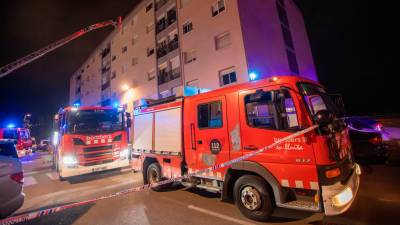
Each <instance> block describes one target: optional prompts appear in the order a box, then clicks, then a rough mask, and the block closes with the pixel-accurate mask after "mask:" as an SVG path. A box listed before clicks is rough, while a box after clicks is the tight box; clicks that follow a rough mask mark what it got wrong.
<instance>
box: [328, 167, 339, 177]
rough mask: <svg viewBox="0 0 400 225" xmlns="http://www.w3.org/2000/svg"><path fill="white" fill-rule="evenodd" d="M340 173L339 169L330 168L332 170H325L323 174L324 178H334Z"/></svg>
mask: <svg viewBox="0 0 400 225" xmlns="http://www.w3.org/2000/svg"><path fill="white" fill-rule="evenodd" d="M339 175H340V169H339V168H336V169H332V170H327V171H325V176H326V178H334V177H337V176H339Z"/></svg>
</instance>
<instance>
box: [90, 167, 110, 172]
mask: <svg viewBox="0 0 400 225" xmlns="http://www.w3.org/2000/svg"><path fill="white" fill-rule="evenodd" d="M106 169H107V166H103V167H97V168H93V169H92V172H98V171H103V170H106Z"/></svg>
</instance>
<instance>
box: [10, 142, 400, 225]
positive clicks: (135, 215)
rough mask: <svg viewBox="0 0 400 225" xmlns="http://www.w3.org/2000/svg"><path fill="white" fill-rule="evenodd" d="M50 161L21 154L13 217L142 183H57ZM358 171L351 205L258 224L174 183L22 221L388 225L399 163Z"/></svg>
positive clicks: (135, 177)
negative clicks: (328, 213)
mask: <svg viewBox="0 0 400 225" xmlns="http://www.w3.org/2000/svg"><path fill="white" fill-rule="evenodd" d="M398 144H399V143H398ZM50 159H51V158H50V156H49V155H47V154H46V153H35V154H34V155H31V156H26V157H24V159H23V165H24V168H25V184H24V192H25V194H26V200H25V203H24V205H23V207H22V208H21V209H20V210H18V211H17V212H16V214H17V215H18V214H21V213H26V212H32V211H35V210H38V209H44V208H48V207H54V206H59V205H63V204H66V203H71V202H79V201H83V200H87V199H91V198H94V197H99V196H102V195H105V194H110V193H115V192H118V191H121V190H124V189H127V188H130V187H134V186H139V185H140V184H142V176H141V173H133V172H132V171H131V170H129V168H126V169H123V170H121V171H120V170H114V171H106V172H101V173H97V174H90V175H86V176H81V177H77V178H74V179H71V180H68V181H63V182H61V181H59V180H58V177H57V174H56V173H55V172H53V171H52V170H51V160H50ZM362 171H363V174H362V177H361V187H360V190H359V193H358V195H357V198H356V200H355V202H354V204H353V205H352V207H351V208H350V210H349V211H348V212H346V213H345V214H343V215H340V216H334V217H324V216H323V215H322V214H318V213H317V214H313V213H306V212H300V211H294V210H287V209H279V208H278V209H276V210H275V212H274V214H273V218H272V219H271V221H270V223H258V222H255V221H252V220H249V219H247V218H245V217H244V216H243V215H242V214H241V213H240V212H239V210H238V209H237V208H236V206H235V205H233V204H231V203H226V202H221V201H220V199H219V195H218V194H214V193H210V192H205V191H202V190H198V189H187V188H183V187H180V186H175V187H172V188H171V189H170V190H169V191H166V192H154V191H146V190H145V191H142V192H140V193H131V194H128V195H124V196H119V197H117V198H113V199H107V200H101V201H98V202H96V203H93V204H89V205H84V206H80V207H76V208H72V209H67V210H65V211H62V212H58V213H56V214H53V215H50V216H44V217H41V218H39V219H36V220H32V221H28V222H25V223H22V224H60V225H62V224H75V225H79V224H193V225H196V224H199V225H200V224H394V222H393V221H396V220H397V219H399V218H400V216H399V215H398V213H397V210H398V209H399V207H400V192H399V191H398V186H399V185H400V181H399V179H397V175H398V174H399V173H400V167H399V166H397V165H368V166H365V165H364V166H362ZM194 218H196V219H194Z"/></svg>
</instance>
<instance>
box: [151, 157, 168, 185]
mask: <svg viewBox="0 0 400 225" xmlns="http://www.w3.org/2000/svg"><path fill="white" fill-rule="evenodd" d="M160 181H162V176H161V167H160V164H158V163H152V164H150V165H149V166H148V167H147V183H148V184H154V183H158V182H160ZM168 185H169V184H164V185H159V186H157V187H153V188H152V190H153V191H162V190H163V189H165V188H167V187H168Z"/></svg>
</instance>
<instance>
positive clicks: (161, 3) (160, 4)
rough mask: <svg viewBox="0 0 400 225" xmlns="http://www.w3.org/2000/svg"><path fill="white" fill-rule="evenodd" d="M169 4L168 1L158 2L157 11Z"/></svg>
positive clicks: (161, 0)
mask: <svg viewBox="0 0 400 225" xmlns="http://www.w3.org/2000/svg"><path fill="white" fill-rule="evenodd" d="M167 2H168V0H160V1H158V2H156V11H157V10H159V9H160V8H161V7H163V6H164V5H165V4H166V3H167Z"/></svg>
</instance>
